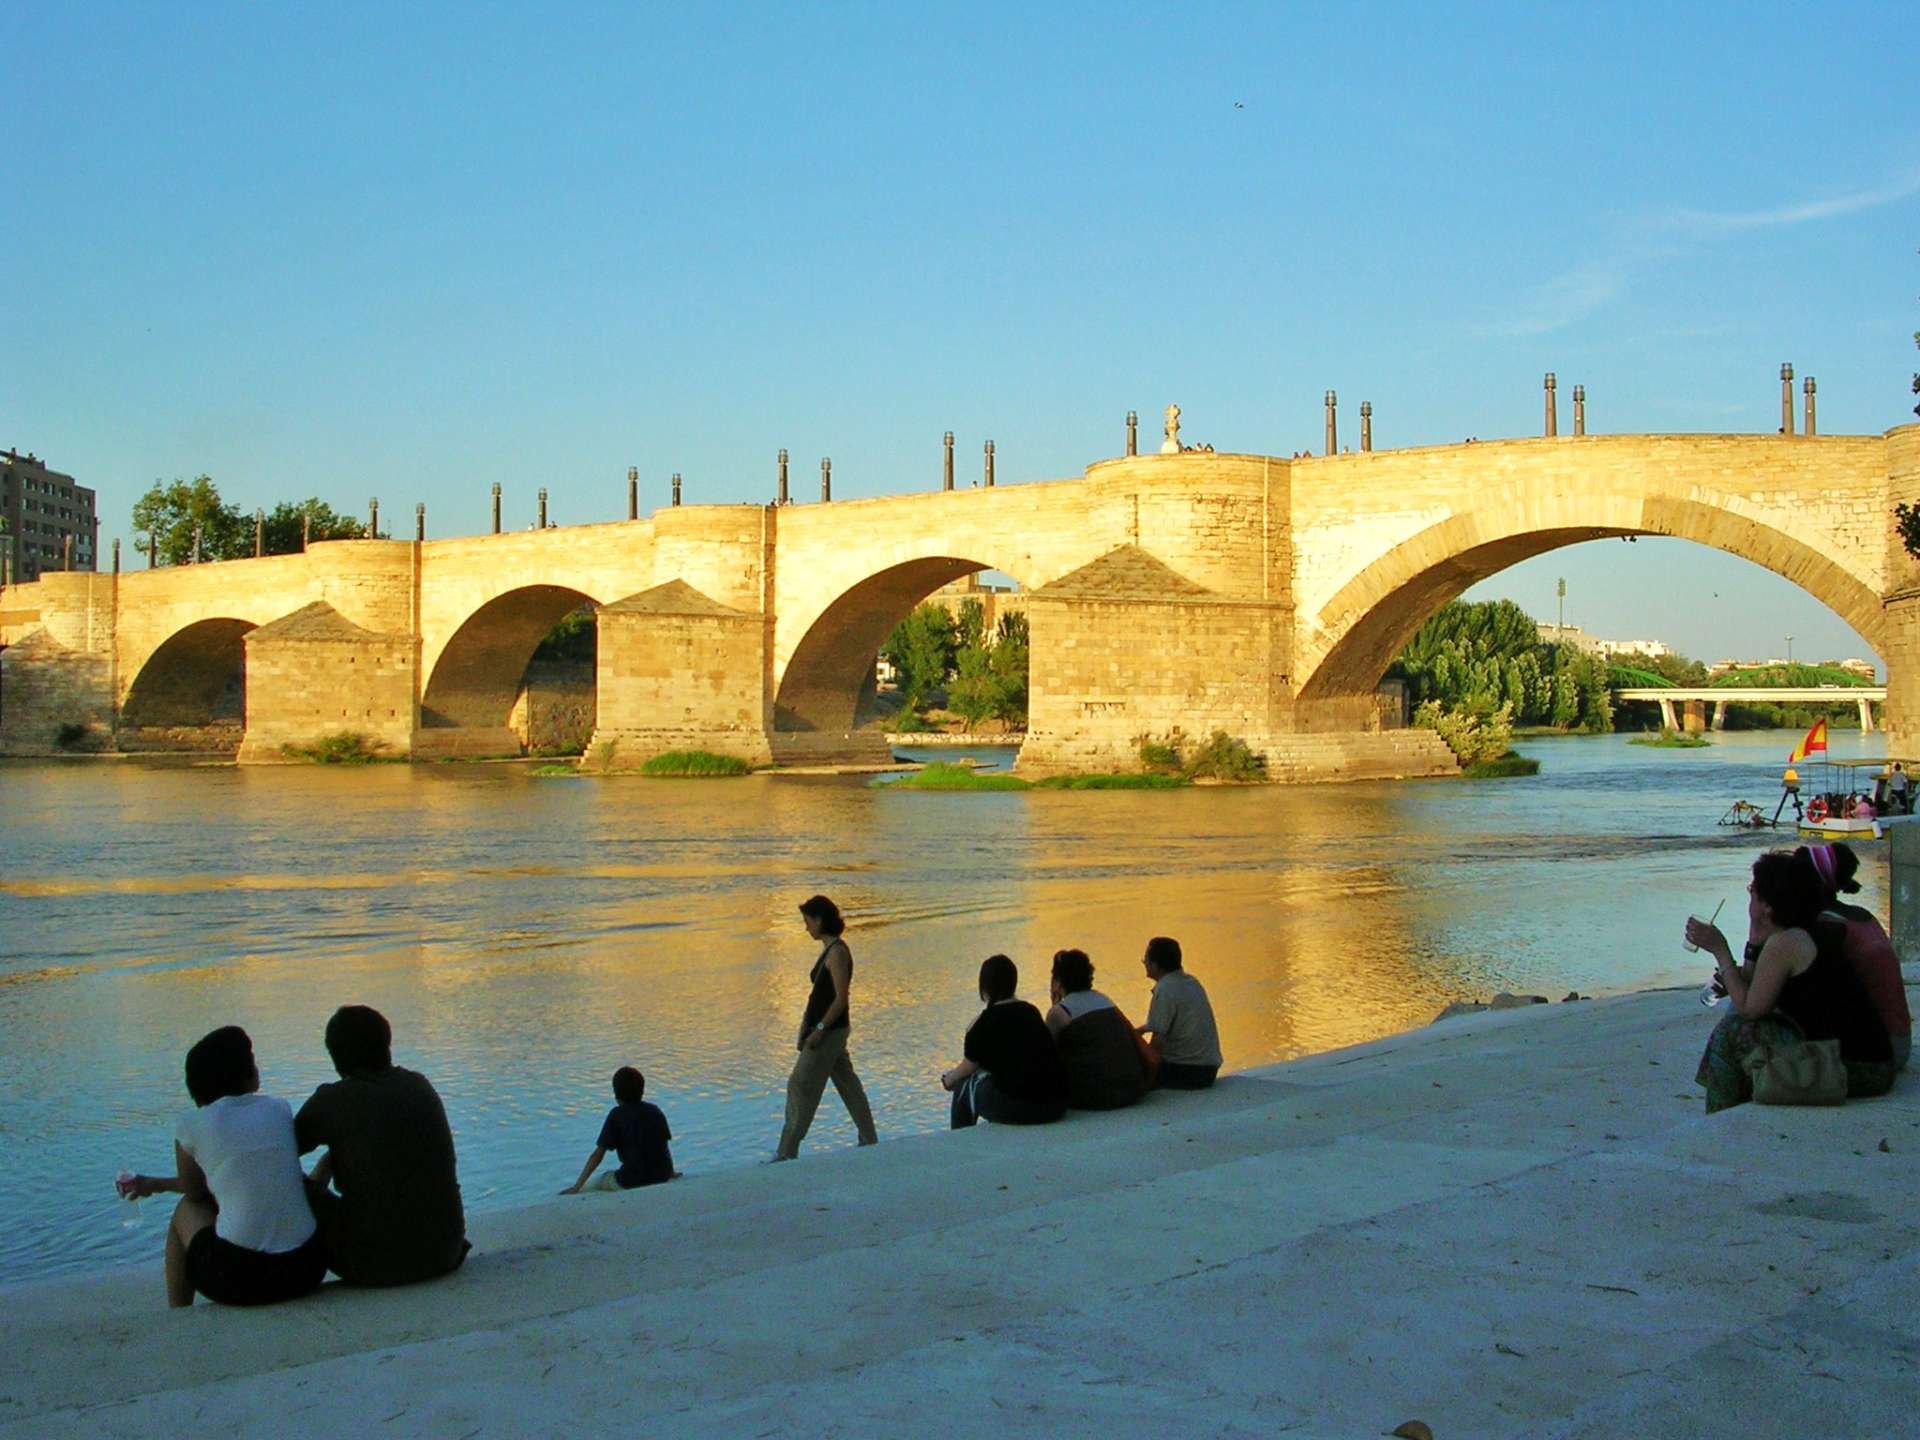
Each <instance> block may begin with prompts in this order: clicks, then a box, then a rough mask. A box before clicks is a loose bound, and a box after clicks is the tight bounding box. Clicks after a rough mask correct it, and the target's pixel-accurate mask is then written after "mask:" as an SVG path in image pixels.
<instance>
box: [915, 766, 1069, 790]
mask: <svg viewBox="0 0 1920 1440" xmlns="http://www.w3.org/2000/svg"><path fill="white" fill-rule="evenodd" d="M885 783H886V785H887V787H888V788H889V789H900V790H1031V789H1032V788H1033V782H1032V781H1030V780H1022V779H1021V778H1020V777H1019V776H1018V775H1008V774H1006V773H1005V772H1004V771H997V770H996V771H992V772H989V773H987V774H984V775H983V774H982V773H981V772H980V771H978V770H975V769H974V768H973V767H972V766H971V765H946V764H939V763H935V764H932V765H926V766H922V767H921V768H920V769H918V770H916V771H914V772H913V773H912V774H910V775H902V776H901V777H900V778H899V779H898V780H889V781H886V782H885Z"/></svg>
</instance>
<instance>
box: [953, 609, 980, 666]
mask: <svg viewBox="0 0 1920 1440" xmlns="http://www.w3.org/2000/svg"><path fill="white" fill-rule="evenodd" d="M986 643H987V609H986V606H984V605H982V604H981V603H980V602H979V601H978V600H962V601H961V602H960V619H959V621H958V622H957V623H956V624H955V625H954V627H953V648H954V651H955V653H956V654H957V653H958V652H959V651H962V650H975V649H982V648H984V647H985V645H986Z"/></svg>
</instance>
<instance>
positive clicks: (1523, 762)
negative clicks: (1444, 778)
mask: <svg viewBox="0 0 1920 1440" xmlns="http://www.w3.org/2000/svg"><path fill="white" fill-rule="evenodd" d="M1460 773H1461V774H1462V775H1464V776H1465V777H1466V778H1467V779H1469V780H1498V779H1501V778H1502V777H1504V776H1507V775H1538V774H1539V773H1540V762H1539V761H1538V760H1529V759H1528V758H1527V757H1526V756H1525V755H1515V754H1513V753H1512V752H1508V753H1507V754H1505V755H1502V756H1501V757H1500V758H1499V759H1498V760H1476V761H1474V762H1473V763H1472V764H1471V765H1462V766H1461V767H1460Z"/></svg>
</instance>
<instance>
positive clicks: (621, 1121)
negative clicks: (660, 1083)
mask: <svg viewBox="0 0 1920 1440" xmlns="http://www.w3.org/2000/svg"><path fill="white" fill-rule="evenodd" d="M646 1093H647V1077H646V1076H644V1075H642V1074H641V1073H640V1072H639V1071H638V1070H636V1069H634V1068H633V1067H632V1066H631V1065H622V1066H621V1067H620V1068H619V1069H618V1070H616V1071H614V1072H613V1098H614V1099H615V1100H617V1101H618V1102H619V1103H618V1104H617V1105H615V1106H614V1107H613V1109H611V1110H609V1111H608V1112H607V1118H606V1121H605V1122H604V1123H603V1124H602V1125H601V1126H600V1138H599V1140H597V1141H595V1142H594V1149H593V1154H591V1155H589V1156H588V1157H587V1163H586V1165H585V1166H584V1167H583V1168H582V1169H581V1171H580V1178H579V1179H578V1180H576V1181H574V1182H573V1184H571V1185H569V1186H568V1187H567V1188H566V1189H564V1190H562V1191H561V1192H560V1193H561V1194H562V1195H578V1194H579V1193H580V1192H581V1191H582V1190H586V1189H592V1190H632V1189H634V1188H635V1187H637V1186H640V1185H658V1184H659V1183H660V1182H661V1181H663V1180H673V1179H676V1178H678V1173H679V1172H677V1171H676V1170H675V1169H674V1168H673V1152H672V1151H671V1150H670V1149H668V1148H667V1142H668V1141H669V1140H671V1139H673V1132H672V1131H671V1130H669V1129H668V1128H667V1117H666V1116H665V1115H663V1114H661V1113H660V1107H659V1106H658V1105H649V1104H648V1103H647V1102H646V1101H645V1100H643V1099H642V1098H641V1097H642V1096H643V1095H645V1094H646ZM609 1150H612V1151H614V1152H615V1153H616V1154H618V1155H619V1157H620V1167H619V1168H618V1169H617V1170H609V1171H607V1173H606V1174H604V1175H602V1176H601V1177H600V1178H599V1179H597V1180H595V1181H594V1182H593V1184H592V1185H588V1184H587V1180H588V1178H589V1177H590V1176H591V1175H592V1174H593V1172H594V1171H596V1170H598V1169H599V1168H600V1162H601V1161H602V1160H604V1159H606V1158H607V1151H609Z"/></svg>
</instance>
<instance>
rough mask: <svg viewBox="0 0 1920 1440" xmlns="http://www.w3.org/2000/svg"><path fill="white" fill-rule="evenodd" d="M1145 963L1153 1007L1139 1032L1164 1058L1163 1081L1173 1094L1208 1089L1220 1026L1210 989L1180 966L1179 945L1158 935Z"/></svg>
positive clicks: (1214, 1071) (1215, 1068)
mask: <svg viewBox="0 0 1920 1440" xmlns="http://www.w3.org/2000/svg"><path fill="white" fill-rule="evenodd" d="M1142 963H1143V964H1144V965H1145V966H1146V971H1147V978H1148V979H1149V980H1151V981H1153V1003H1152V1004H1151V1005H1149V1006H1148V1007H1147V1023H1146V1024H1144V1025H1142V1026H1141V1027H1140V1033H1141V1034H1142V1035H1145V1036H1146V1037H1147V1043H1148V1044H1149V1045H1151V1046H1152V1047H1153V1049H1154V1052H1155V1053H1156V1054H1158V1055H1159V1057H1160V1080H1159V1083H1160V1085H1161V1086H1162V1087H1164V1088H1166V1089H1169V1090H1204V1089H1206V1088H1207V1087H1208V1086H1209V1085H1211V1084H1213V1081H1214V1077H1215V1076H1216V1075H1218V1074H1219V1073H1220V1058H1221V1057H1220V1028H1219V1026H1217V1025H1216V1024H1214V1020H1213V1002H1212V1001H1210V1000H1208V999H1207V992H1206V988H1205V987H1204V986H1202V985H1201V983H1200V982H1199V981H1198V980H1196V979H1194V978H1193V976H1191V975H1189V974H1188V973H1187V972H1186V971H1185V970H1184V969H1183V968H1182V965H1181V957H1180V942H1179V941H1178V940H1173V939H1170V938H1168V937H1167V936H1165V935H1156V936H1154V937H1153V939H1151V940H1149V941H1148V942H1147V953H1146V956H1145V958H1144V959H1143V961H1142Z"/></svg>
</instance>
